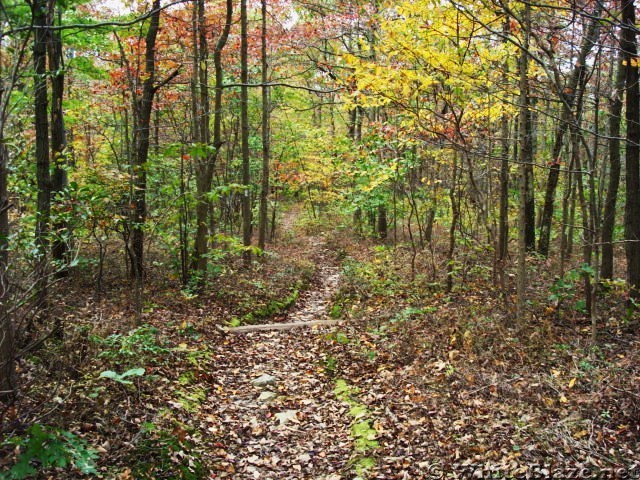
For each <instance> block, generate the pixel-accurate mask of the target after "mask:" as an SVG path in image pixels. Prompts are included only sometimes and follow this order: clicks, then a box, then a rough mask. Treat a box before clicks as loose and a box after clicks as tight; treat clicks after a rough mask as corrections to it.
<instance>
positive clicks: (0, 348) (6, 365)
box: [0, 130, 16, 401]
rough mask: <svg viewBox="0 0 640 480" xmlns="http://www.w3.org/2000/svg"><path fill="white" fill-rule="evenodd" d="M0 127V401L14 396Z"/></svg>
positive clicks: (4, 151)
mask: <svg viewBox="0 0 640 480" xmlns="http://www.w3.org/2000/svg"><path fill="white" fill-rule="evenodd" d="M3 140H4V137H3V135H2V130H0V400H2V401H11V400H12V399H13V398H14V397H15V385H16V382H15V380H16V378H15V363H14V353H15V341H14V327H13V322H12V321H11V317H10V316H9V306H8V301H9V291H8V283H7V271H8V265H9V208H10V205H9V195H8V191H7V162H8V151H7V146H6V144H5V143H4V141H3Z"/></svg>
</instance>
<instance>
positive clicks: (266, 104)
mask: <svg viewBox="0 0 640 480" xmlns="http://www.w3.org/2000/svg"><path fill="white" fill-rule="evenodd" d="M261 13H262V32H261V35H260V40H261V43H262V45H261V47H262V48H261V63H262V184H261V188H260V214H259V221H258V247H260V249H262V250H264V248H265V243H266V238H267V226H268V224H269V223H268V222H269V219H268V216H267V214H268V212H267V210H268V200H269V162H270V161H271V139H270V125H269V116H270V110H271V102H270V100H269V93H270V92H269V87H268V86H267V82H268V80H269V75H268V63H267V60H268V59H267V0H262V2H261Z"/></svg>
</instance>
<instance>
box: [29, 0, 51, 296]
mask: <svg viewBox="0 0 640 480" xmlns="http://www.w3.org/2000/svg"><path fill="white" fill-rule="evenodd" d="M31 14H32V21H33V26H34V27H35V31H34V43H33V68H34V73H35V85H34V91H35V94H34V109H35V127H36V142H35V143H36V180H37V186H38V195H37V207H36V208H37V212H36V246H37V249H38V255H39V259H38V272H37V276H38V287H37V290H38V302H39V303H40V305H41V307H43V308H44V307H45V305H44V303H45V300H46V297H47V278H46V269H47V257H48V249H49V231H50V225H49V221H50V217H51V174H50V170H49V117H48V113H47V112H48V106H49V99H48V95H47V65H46V63H47V3H46V1H45V0H35V1H34V2H33V3H32V4H31Z"/></svg>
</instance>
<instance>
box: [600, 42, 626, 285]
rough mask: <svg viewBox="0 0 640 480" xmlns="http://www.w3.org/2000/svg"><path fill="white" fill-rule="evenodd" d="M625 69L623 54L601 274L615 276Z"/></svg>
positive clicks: (613, 109) (613, 103) (613, 106)
mask: <svg viewBox="0 0 640 480" xmlns="http://www.w3.org/2000/svg"><path fill="white" fill-rule="evenodd" d="M624 82H625V69H624V67H623V66H622V55H621V54H620V56H619V59H618V67H617V71H616V78H615V85H614V88H613V92H612V93H611V98H610V100H609V139H608V147H609V184H608V186H607V197H606V200H605V204H604V213H603V221H602V264H601V269H600V270H601V272H600V276H601V278H603V279H607V280H610V279H612V278H613V243H612V242H613V230H614V227H615V221H616V203H617V200H618V187H619V185H620V117H621V115H622V95H623V92H624Z"/></svg>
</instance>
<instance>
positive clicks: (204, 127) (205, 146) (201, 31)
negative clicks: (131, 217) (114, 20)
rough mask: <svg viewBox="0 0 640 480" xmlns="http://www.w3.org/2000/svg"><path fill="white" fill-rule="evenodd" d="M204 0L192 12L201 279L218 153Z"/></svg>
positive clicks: (197, 248)
mask: <svg viewBox="0 0 640 480" xmlns="http://www.w3.org/2000/svg"><path fill="white" fill-rule="evenodd" d="M204 3H205V2H204V0H196V1H195V2H194V13H193V50H194V55H193V59H194V62H193V79H192V82H193V83H192V91H193V92H192V94H193V97H194V98H193V99H192V101H193V104H194V119H193V130H194V140H195V143H196V145H197V146H198V148H199V149H200V151H198V153H197V154H196V155H195V164H196V174H197V178H196V240H195V249H194V250H195V251H194V256H195V258H194V264H195V268H196V270H197V271H198V274H199V278H198V280H199V282H200V283H202V282H204V280H205V278H206V275H207V251H208V240H207V237H208V236H209V235H208V233H209V228H208V222H207V220H208V215H209V202H208V201H207V193H209V191H210V190H211V183H212V179H213V165H214V161H215V156H214V154H213V152H211V150H210V149H209V146H210V143H211V127H210V118H211V114H210V109H209V69H208V63H207V59H208V57H209V46H208V44H207V31H206V27H205V4H204Z"/></svg>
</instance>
